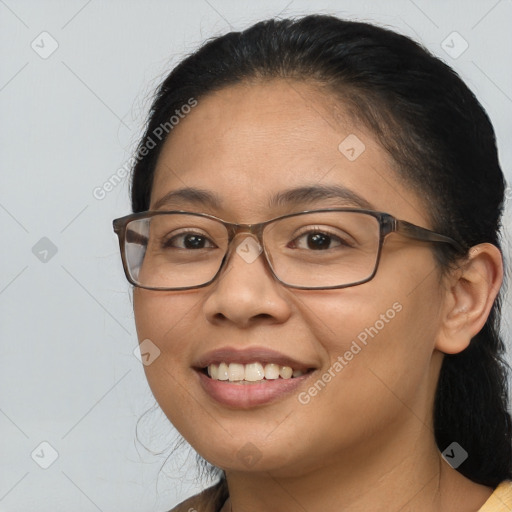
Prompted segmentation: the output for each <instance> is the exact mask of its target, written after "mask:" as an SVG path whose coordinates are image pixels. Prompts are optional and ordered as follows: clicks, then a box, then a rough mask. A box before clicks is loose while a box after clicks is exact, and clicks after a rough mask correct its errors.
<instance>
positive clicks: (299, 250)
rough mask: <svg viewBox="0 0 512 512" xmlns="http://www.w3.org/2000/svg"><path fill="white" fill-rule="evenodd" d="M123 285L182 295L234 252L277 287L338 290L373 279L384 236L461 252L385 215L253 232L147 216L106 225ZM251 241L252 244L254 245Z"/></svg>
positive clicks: (339, 214)
mask: <svg viewBox="0 0 512 512" xmlns="http://www.w3.org/2000/svg"><path fill="white" fill-rule="evenodd" d="M113 227H114V231H115V233H116V234H117V235H118V237H119V247H120V250H121V258H122V261H123V268H124V272H125V274H126V277H127V279H128V281H129V282H130V283H132V284H133V285H135V286H138V287H140V288H146V289H149V290H167V291H171V290H188V289H193V288H201V287H203V286H208V285H209V284H210V283H212V282H213V281H214V280H215V279H216V278H217V277H218V276H219V275H220V273H221V270H222V268H223V267H224V265H225V263H226V261H227V260H228V259H229V258H230V257H236V255H233V256H232V253H233V244H232V243H231V242H232V241H233V239H234V238H235V236H237V235H239V234H242V233H244V234H247V235H249V236H248V237H247V238H245V239H244V241H243V242H242V243H240V244H239V245H238V247H237V249H236V252H237V254H238V255H239V256H241V257H243V258H244V259H245V260H246V262H248V263H249V262H252V261H254V260H255V259H256V258H257V257H258V256H259V254H260V253H261V252H262V253H263V254H264V257H265V259H266V262H267V265H268V267H269V269H270V271H271V272H272V274H273V275H274V277H275V278H276V279H277V280H278V281H279V282H281V283H282V284H283V285H285V286H288V287H291V288H299V289H308V290H327V289H334V288H346V287H349V286H356V285H359V284H362V283H366V282H368V281H370V280H371V279H372V278H373V277H374V276H375V274H376V272H377V267H378V265H379V260H380V256H381V252H382V245H383V242H384V238H385V237H386V236H388V235H389V234H391V233H395V232H396V233H400V234H401V235H403V236H405V237H407V238H410V239H414V240H419V241H423V242H436V243H446V244H449V245H450V246H451V247H452V248H453V249H455V250H456V251H458V252H463V248H462V246H461V245H460V244H459V243H458V242H456V241H455V240H453V239H452V238H450V237H447V236H444V235H441V234H439V233H434V232H433V231H430V230H428V229H425V228H422V227H419V226H416V225H414V224H411V223H409V222H406V221H403V220H398V219H396V218H395V217H393V216H392V215H389V214H387V213H382V212H375V211H371V210H360V209H352V208H331V209H322V210H314V211H303V212H298V213H292V214H289V215H283V216H281V217H277V218H274V219H271V220H268V221H266V222H261V223H258V224H234V223H231V222H226V221H223V220H221V219H219V218H217V217H215V216H213V215H208V214H205V213H193V212H186V211H147V212H142V213H135V214H132V215H127V216H126V217H122V218H119V219H115V220H114V221H113ZM256 240H257V242H258V243H256Z"/></svg>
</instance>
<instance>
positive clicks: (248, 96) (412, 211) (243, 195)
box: [151, 80, 427, 224]
mask: <svg viewBox="0 0 512 512" xmlns="http://www.w3.org/2000/svg"><path fill="white" fill-rule="evenodd" d="M392 166H393V162H392V159H391V158H390V156H389V154H388V153H387V152H386V151H385V150H384V149H383V148H382V147H381V146H380V144H379V143H378V142H377V140H376V139H375V137H374V136H373V135H372V134H371V133H370V132H369V131H368V130H366V129H365V128H364V127H363V126H361V125H360V124H359V123H356V122H355V121H354V120H353V119H352V118H351V116H349V115H348V114H346V113H344V111H343V105H342V104H340V101H339V100H338V99H336V98H334V96H331V95H328V94H326V93H323V92H320V90H319V89H318V88H317V87H315V86H313V85H311V84H306V83H302V82H297V81H289V80H272V81H264V82H258V83H241V84H237V85H235V86H230V87H227V88H224V89H221V90H219V91H216V92H214V93H211V94H209V95H207V96H205V97H204V98H200V99H198V105H197V106H196V107H195V108H194V109H193V110H192V111H191V112H190V113H189V114H188V115H187V116H186V117H184V118H183V119H181V120H180V122H179V124H178V125H177V126H175V127H174V129H173V131H172V133H171V135H170V136H169V137H168V140H167V141H166V143H165V144H164V147H163V149H162V151H161V154H160V156H159V159H158V163H157V167H156V171H155V179H154V183H153V190H152V194H151V208H154V206H155V204H156V203H157V202H158V201H160V200H161V199H162V197H164V196H165V195H166V194H169V192H172V191H175V190H178V189H184V188H194V189H200V190H204V191H208V192H211V193H212V194H214V195H215V196H216V199H217V202H216V204H215V205H212V204H209V205H207V204H205V205H204V208H203V209H202V210H201V211H209V212H212V213H215V214H217V215H224V217H225V218H226V220H228V217H231V218H234V217H236V219H235V220H236V221H237V222H256V221H258V220H265V218H269V217H271V216H272V215H274V214H280V213H288V212H287V211H285V210H283V208H284V209H286V205H285V204H278V203H279V202H276V201H273V200H272V198H275V196H276V195H278V194H279V193H284V192H285V191H287V190H290V189H296V188H302V189H304V190H305V189H307V188H308V187H309V188H312V187H316V188H317V189H318V188H322V187H324V188H329V187H330V188H333V187H338V188H344V189H347V190H348V191H349V192H353V193H354V194H356V195H358V196H360V197H361V198H363V199H364V200H365V201H366V203H367V205H370V206H372V209H377V210H381V211H387V212H389V213H391V214H393V215H396V216H398V217H402V218H406V219H408V220H410V221H411V222H419V223H423V224H425V219H426V217H427V216H426V214H425V212H424V210H423V207H422V205H421V204H420V201H419V200H418V198H417V197H416V196H415V194H414V193H413V191H412V190H410V189H408V188H407V187H405V186H404V185H403V184H402V183H401V181H400V180H399V177H398V175H397V173H396V172H395V171H394V170H393V167H392ZM306 199H307V198H306ZM310 199H311V200H315V201H317V200H319V206H322V207H323V206H335V204H338V203H339V201H338V202H337V199H336V198H335V197H329V194H326V197H325V198H324V200H322V195H321V193H320V194H316V195H312V196H311V198H310ZM320 203H322V204H320ZM174 205H175V208H179V207H182V208H183V209H186V206H187V204H186V203H184V202H176V203H174V204H171V203H169V204H168V205H166V206H168V207H166V208H165V209H170V208H171V207H173V206H174ZM272 205H273V206H272ZM340 205H341V206H343V205H344V204H340ZM294 206H298V205H294ZM272 208H274V209H273V210H272V211H271V209H272ZM226 216H228V217H226Z"/></svg>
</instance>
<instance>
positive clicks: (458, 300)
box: [435, 243, 503, 354]
mask: <svg viewBox="0 0 512 512" xmlns="http://www.w3.org/2000/svg"><path fill="white" fill-rule="evenodd" d="M502 281H503V259H502V255H501V252H500V250H499V249H498V248H497V247H496V246H494V245H492V244H489V243H484V244H479V245H475V246H474V247H472V248H471V250H470V251H469V254H468V257H467V259H466V260H465V261H464V262H463V263H462V264H461V266H460V267H459V268H457V269H456V270H454V271H453V272H452V274H451V275H450V276H449V277H448V278H447V283H448V285H447V289H446V294H445V300H444V306H443V308H442V318H441V325H440V330H439V334H438V337H437V340H436V345H435V347H436V349H437V350H439V351H441V352H444V353H445V354H457V353H459V352H462V351H463V350H464V349H465V348H467V347H468V345H469V343H470V341H471V339H472V338H473V337H474V336H475V335H476V334H478V332H480V330H481V329H482V327H483V326H484V325H485V322H486V321H487V317H488V316H489V312H490V311H491V308H492V305H493V303H494V301H495V299H496V297H497V295H498V292H499V290H500V287H501V283H502Z"/></svg>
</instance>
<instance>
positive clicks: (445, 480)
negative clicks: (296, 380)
mask: <svg viewBox="0 0 512 512" xmlns="http://www.w3.org/2000/svg"><path fill="white" fill-rule="evenodd" d="M415 422H416V425H418V424H419V422H418V421H417V419H415ZM419 428H420V430H416V432H415V433H414V434H413V435H407V436H405V435H403V436H402V435H398V436H397V435H396V431H395V432H394V435H393V439H391V440H390V439H388V440H386V442H385V443H384V444H381V443H377V442H376V441H375V440H374V441H373V442H372V441H370V442H368V441H367V442H365V443H362V444H361V445H360V446H352V447H350V448H348V449H347V450H345V451H343V453H339V454H336V455H333V456H331V457H330V458H329V459H325V460H324V461H323V464H322V465H321V466H319V467H316V468H314V469H311V468H309V469H308V468H306V467H303V468H301V467H298V466H295V468H293V472H291V471H288V472H286V471H285V470H283V469H281V470H280V471H279V472H275V471H272V470H269V471H264V472H259V473H252V472H238V471H233V472H231V471H226V475H227V482H228V487H229V493H230V503H229V504H227V510H226V512H228V511H229V510H230V508H229V507H231V508H232V511H233V512H239V511H244V512H278V511H282V510H304V511H305V510H322V511H323V512H331V511H332V512H335V511H336V512H339V511H343V512H361V511H363V510H364V511H366V510H372V512H390V511H397V512H398V511H404V510H409V509H410V510H414V511H415V512H445V511H446V512H448V511H452V510H458V511H460V512H465V511H468V512H473V511H475V510H477V509H478V508H479V507H480V506H481V505H483V503H484V502H485V501H486V500H487V498H488V497H489V495H490V494H491V492H492V489H490V488H487V487H484V486H480V485H477V484H475V483H473V482H471V481H470V480H468V479H466V478H465V477H463V476H462V475H461V474H460V473H458V472H457V471H455V470H454V469H452V468H451V467H450V466H449V465H448V464H447V463H446V462H445V461H444V460H442V458H441V456H440V453H439V451H438V449H437V446H436V444H435V440H434V435H433V433H432V431H431V430H430V429H429V428H428V427H426V426H425V425H421V427H419ZM262 489H264V491H265V492H262ZM223 512H224V509H223Z"/></svg>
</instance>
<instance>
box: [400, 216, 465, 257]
mask: <svg viewBox="0 0 512 512" xmlns="http://www.w3.org/2000/svg"><path fill="white" fill-rule="evenodd" d="M392 231H396V232H397V233H401V234H402V235H404V236H406V237H408V238H413V239H415V240H423V241H425V242H442V243H448V244H450V245H451V246H452V247H453V248H454V249H456V250H457V251H459V252H465V250H464V248H463V247H462V245H461V244H459V242H457V241H456V240H454V239H453V238H450V237H449V236H445V235H441V234H439V233H435V232H434V231H430V230H429V229H425V228H422V227H420V226H415V225H414V224H411V223H410V222H407V221H405V220H398V219H394V227H393V229H392Z"/></svg>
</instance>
